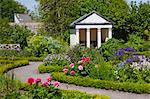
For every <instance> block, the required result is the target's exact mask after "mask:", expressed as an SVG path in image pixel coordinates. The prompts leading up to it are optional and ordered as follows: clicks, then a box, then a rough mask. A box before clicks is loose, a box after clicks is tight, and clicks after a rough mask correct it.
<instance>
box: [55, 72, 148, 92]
mask: <svg viewBox="0 0 150 99" xmlns="http://www.w3.org/2000/svg"><path fill="white" fill-rule="evenodd" d="M52 76H53V78H54V79H55V80H58V81H60V82H65V83H69V84H75V85H80V86H84V87H95V88H102V89H112V90H120V91H127V92H133V93H150V84H138V83H130V82H123V83H120V82H114V81H107V80H98V79H92V78H90V77H81V76H78V77H74V76H66V75H65V74H64V73H59V72H53V73H52Z"/></svg>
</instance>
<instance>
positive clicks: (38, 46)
mask: <svg viewBox="0 0 150 99" xmlns="http://www.w3.org/2000/svg"><path fill="white" fill-rule="evenodd" d="M66 46H67V45H63V44H61V42H60V41H58V40H55V39H53V38H52V37H44V36H32V37H30V38H29V40H28V48H26V49H27V50H28V51H29V52H30V53H32V54H33V55H35V56H38V57H41V56H44V54H51V53H61V52H65V51H66V49H67V48H68V47H66Z"/></svg>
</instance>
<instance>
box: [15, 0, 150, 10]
mask: <svg viewBox="0 0 150 99" xmlns="http://www.w3.org/2000/svg"><path fill="white" fill-rule="evenodd" d="M16 1H19V2H20V3H21V4H23V5H25V6H26V7H27V8H28V9H29V10H30V11H33V10H34V9H35V8H36V7H37V5H38V4H37V2H36V1H35V0H16ZM131 1H136V2H137V3H139V2H140V1H142V2H146V1H150V0H127V2H128V3H130V2H131Z"/></svg>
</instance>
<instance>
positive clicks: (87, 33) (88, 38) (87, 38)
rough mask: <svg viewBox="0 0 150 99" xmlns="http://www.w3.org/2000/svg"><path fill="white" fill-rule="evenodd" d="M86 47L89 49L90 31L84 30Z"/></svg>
mask: <svg viewBox="0 0 150 99" xmlns="http://www.w3.org/2000/svg"><path fill="white" fill-rule="evenodd" d="M86 46H87V47H89V48H90V29H89V28H87V29H86Z"/></svg>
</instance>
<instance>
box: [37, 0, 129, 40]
mask: <svg viewBox="0 0 150 99" xmlns="http://www.w3.org/2000/svg"><path fill="white" fill-rule="evenodd" d="M39 2H40V6H41V10H42V16H43V21H44V23H45V29H46V30H47V31H48V32H49V33H50V34H51V35H53V36H58V35H63V33H64V31H66V30H68V29H69V24H70V23H71V22H73V21H74V20H75V19H77V18H79V17H81V16H82V15H84V14H86V13H89V12H91V11H93V10H95V11H97V12H98V13H100V14H102V15H104V16H106V17H108V18H109V19H111V20H112V22H113V25H114V27H115V28H114V34H115V36H116V37H117V36H118V35H122V33H124V32H125V28H124V25H125V20H126V18H127V16H128V14H129V6H128V4H127V3H126V1H125V0H117V1H116V0H39ZM116 34H117V35H116Z"/></svg>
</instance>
